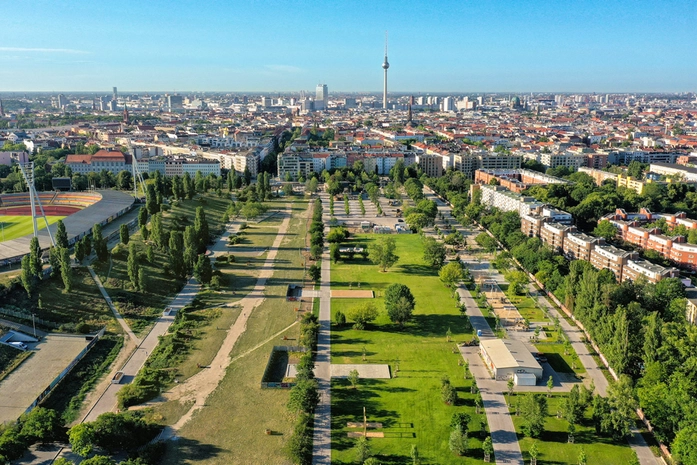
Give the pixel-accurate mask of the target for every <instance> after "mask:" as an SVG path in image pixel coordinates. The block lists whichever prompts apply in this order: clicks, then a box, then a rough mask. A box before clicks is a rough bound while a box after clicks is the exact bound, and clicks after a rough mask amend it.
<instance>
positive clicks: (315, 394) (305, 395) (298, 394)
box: [288, 379, 319, 414]
mask: <svg viewBox="0 0 697 465" xmlns="http://www.w3.org/2000/svg"><path fill="white" fill-rule="evenodd" d="M318 402H319V391H318V384H317V381H316V380H314V379H303V380H298V381H297V383H296V384H295V386H293V388H292V389H291V390H290V396H289V399H288V408H289V409H290V410H292V411H301V412H304V413H308V414H310V413H312V412H314V410H315V406H316V405H317V403H318Z"/></svg>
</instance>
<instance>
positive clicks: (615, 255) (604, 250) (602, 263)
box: [590, 244, 639, 282]
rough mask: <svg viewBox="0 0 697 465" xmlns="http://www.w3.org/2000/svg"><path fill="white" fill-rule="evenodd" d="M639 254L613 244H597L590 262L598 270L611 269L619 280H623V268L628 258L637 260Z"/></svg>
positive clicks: (592, 251)
mask: <svg viewBox="0 0 697 465" xmlns="http://www.w3.org/2000/svg"><path fill="white" fill-rule="evenodd" d="M637 258H639V254H638V253H636V252H628V251H626V250H622V249H618V248H617V247H615V246H612V245H600V244H598V245H596V246H595V247H593V249H592V250H591V255H590V262H591V265H593V267H595V268H596V269H598V270H606V269H607V270H610V271H612V273H613V274H614V275H615V278H617V282H621V281H622V270H623V269H624V267H625V265H626V264H627V261H628V260H636V259H637Z"/></svg>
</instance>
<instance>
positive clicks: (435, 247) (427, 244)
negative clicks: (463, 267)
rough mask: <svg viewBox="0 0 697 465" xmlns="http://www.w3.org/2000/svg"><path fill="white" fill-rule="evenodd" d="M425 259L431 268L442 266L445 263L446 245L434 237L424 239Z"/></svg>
mask: <svg viewBox="0 0 697 465" xmlns="http://www.w3.org/2000/svg"><path fill="white" fill-rule="evenodd" d="M424 261H425V262H426V263H428V265H429V266H430V267H431V268H440V267H442V266H443V263H445V246H444V245H443V244H441V243H440V242H438V241H436V240H435V239H434V238H432V237H427V238H426V239H424Z"/></svg>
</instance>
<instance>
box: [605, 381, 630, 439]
mask: <svg viewBox="0 0 697 465" xmlns="http://www.w3.org/2000/svg"><path fill="white" fill-rule="evenodd" d="M607 400H608V405H609V407H610V416H609V421H610V423H611V431H612V435H613V437H615V438H617V439H622V438H625V437H627V436H629V434H630V433H631V430H632V427H633V426H634V415H635V412H636V408H637V400H636V395H635V394H634V389H633V388H632V382H631V379H630V378H629V376H627V375H621V376H620V378H619V380H618V381H617V382H615V383H612V384H611V385H610V387H608V390H607Z"/></svg>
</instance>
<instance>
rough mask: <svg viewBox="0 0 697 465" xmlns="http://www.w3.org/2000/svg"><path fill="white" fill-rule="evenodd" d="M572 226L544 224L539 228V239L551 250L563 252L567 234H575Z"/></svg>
mask: <svg viewBox="0 0 697 465" xmlns="http://www.w3.org/2000/svg"><path fill="white" fill-rule="evenodd" d="M575 231H576V228H575V227H574V226H567V225H564V224H559V223H544V224H543V225H542V227H541V228H540V239H542V242H544V243H545V244H547V245H549V246H550V247H551V248H552V250H555V251H563V250H564V240H565V239H566V236H567V234H569V233H572V232H575Z"/></svg>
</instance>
